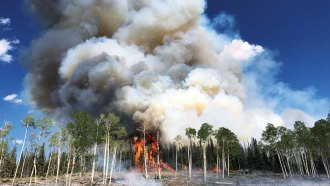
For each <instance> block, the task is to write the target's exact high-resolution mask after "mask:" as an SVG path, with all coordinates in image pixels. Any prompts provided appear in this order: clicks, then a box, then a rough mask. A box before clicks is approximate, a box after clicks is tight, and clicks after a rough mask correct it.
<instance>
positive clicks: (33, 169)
mask: <svg viewBox="0 0 330 186" xmlns="http://www.w3.org/2000/svg"><path fill="white" fill-rule="evenodd" d="M34 171H35V167H34V166H33V168H32V171H31V175H30V182H29V186H30V185H31V183H32V176H33V173H34Z"/></svg>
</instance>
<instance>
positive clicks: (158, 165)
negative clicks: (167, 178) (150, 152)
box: [157, 131, 162, 179]
mask: <svg viewBox="0 0 330 186" xmlns="http://www.w3.org/2000/svg"><path fill="white" fill-rule="evenodd" d="M159 153H160V152H159V131H157V167H158V179H162V175H161V174H160V168H161V167H160V161H159Z"/></svg>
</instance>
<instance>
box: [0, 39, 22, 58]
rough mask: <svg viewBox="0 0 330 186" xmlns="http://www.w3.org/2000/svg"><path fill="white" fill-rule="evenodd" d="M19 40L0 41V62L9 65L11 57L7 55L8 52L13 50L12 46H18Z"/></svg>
mask: <svg viewBox="0 0 330 186" xmlns="http://www.w3.org/2000/svg"><path fill="white" fill-rule="evenodd" d="M18 43H19V40H14V41H10V40H7V39H0V61H2V62H4V63H11V62H12V61H13V56H12V55H10V54H8V52H9V51H11V50H13V49H14V47H13V44H18Z"/></svg>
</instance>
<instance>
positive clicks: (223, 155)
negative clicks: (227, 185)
mask: <svg viewBox="0 0 330 186" xmlns="http://www.w3.org/2000/svg"><path fill="white" fill-rule="evenodd" d="M224 144H225V140H222V157H221V159H222V179H224V178H225V146H224Z"/></svg>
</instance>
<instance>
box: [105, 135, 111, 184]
mask: <svg viewBox="0 0 330 186" xmlns="http://www.w3.org/2000/svg"><path fill="white" fill-rule="evenodd" d="M109 157H110V134H109V133H108V135H107V157H106V160H107V162H106V164H107V165H106V169H105V184H107V183H108V173H109Z"/></svg>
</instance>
